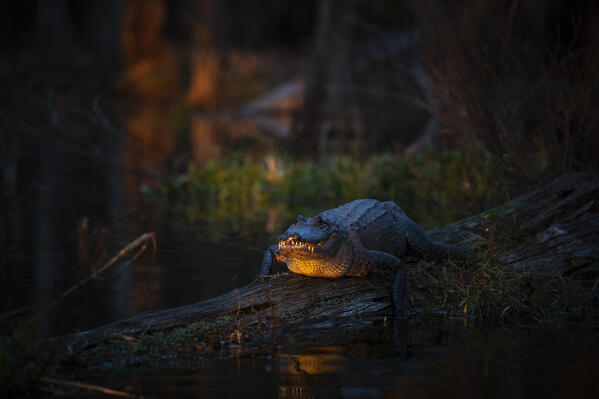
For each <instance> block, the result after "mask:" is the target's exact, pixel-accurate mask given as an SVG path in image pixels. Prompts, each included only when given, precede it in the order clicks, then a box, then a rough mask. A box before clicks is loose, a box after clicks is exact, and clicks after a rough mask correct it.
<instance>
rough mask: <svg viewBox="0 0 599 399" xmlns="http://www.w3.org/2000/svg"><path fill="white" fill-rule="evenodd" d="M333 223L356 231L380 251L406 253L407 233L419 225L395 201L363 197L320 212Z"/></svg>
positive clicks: (363, 242)
mask: <svg viewBox="0 0 599 399" xmlns="http://www.w3.org/2000/svg"><path fill="white" fill-rule="evenodd" d="M320 216H321V217H322V218H323V219H324V220H325V221H326V222H327V223H329V224H335V225H337V226H339V227H340V228H341V229H343V230H344V231H346V232H348V233H352V232H353V233H355V234H357V236H358V237H359V238H360V241H361V242H362V244H363V245H364V246H365V247H366V248H368V249H373V250H377V251H383V252H387V253H390V254H393V255H395V256H397V257H399V256H402V255H403V254H404V253H405V251H406V233H407V232H409V231H411V230H413V229H414V227H416V228H417V229H419V228H418V226H416V224H415V223H414V222H413V221H412V220H411V219H410V218H408V217H407V216H406V214H405V213H404V212H403V211H402V210H401V208H400V207H399V206H397V205H396V204H395V203H394V202H391V201H389V202H379V201H377V200H373V199H360V200H355V201H352V202H348V203H347V204H344V205H341V206H339V207H337V208H334V209H329V210H326V211H324V212H322V213H320Z"/></svg>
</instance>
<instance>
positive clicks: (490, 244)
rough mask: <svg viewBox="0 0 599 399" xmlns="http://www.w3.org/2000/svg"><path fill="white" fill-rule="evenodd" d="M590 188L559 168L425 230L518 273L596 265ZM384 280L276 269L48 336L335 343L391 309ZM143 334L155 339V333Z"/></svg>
mask: <svg viewBox="0 0 599 399" xmlns="http://www.w3.org/2000/svg"><path fill="white" fill-rule="evenodd" d="M598 191H599V181H598V180H590V179H587V178H586V177H585V176H584V175H582V174H567V175H564V176H562V177H560V178H558V179H556V180H554V181H552V182H551V183H549V184H548V185H546V186H544V187H542V188H540V189H537V190H535V191H532V192H530V193H528V194H525V195H522V196H520V197H518V198H516V199H514V200H513V201H511V202H508V203H506V204H504V205H502V206H499V207H497V208H495V209H491V210H489V211H486V212H484V213H482V214H480V215H476V216H472V217H469V218H467V219H464V220H461V221H458V222H455V223H453V224H450V225H447V226H445V227H440V228H436V229H434V230H431V231H429V232H428V235H429V236H430V237H431V238H433V239H434V240H439V241H444V242H450V243H453V244H457V245H461V246H464V247H476V246H482V247H483V248H488V249H491V250H494V251H495V253H496V255H497V256H498V259H499V260H501V261H503V262H506V263H508V264H511V265H513V266H514V267H515V268H517V269H521V270H523V271H533V272H539V273H543V274H550V275H571V274H574V273H577V274H583V275H584V274H585V273H596V271H597V270H598V265H599V263H598V259H599V246H598V245H597V243H598V242H599V206H598V204H597V201H596V199H597V193H598ZM408 267H410V263H409V262H408ZM256 270H257V269H256ZM389 280H390V279H389V278H385V276H379V277H372V278H350V277H348V278H339V279H325V278H312V277H305V276H300V275H295V274H292V273H285V274H281V275H277V276H274V277H271V278H267V279H266V280H265V281H263V282H256V283H253V284H250V285H248V286H246V287H243V288H240V289H238V290H235V291H232V292H229V293H227V294H224V295H222V296H220V297H217V298H214V299H210V300H207V301H203V302H200V303H197V304H193V305H188V306H182V307H179V308H175V309H168V310H160V311H151V312H146V313H142V314H139V315H137V316H134V317H132V318H129V319H127V320H123V321H119V322H116V323H113V324H110V325H108V326H105V327H100V328H96V329H93V330H89V331H84V332H81V333H77V334H73V335H70V336H67V337H61V338H55V339H54V340H53V342H54V343H55V344H58V345H60V346H62V347H63V348H66V346H64V345H68V348H69V349H71V350H73V349H77V350H83V351H82V352H79V353H80V354H82V353H86V352H85V351H86V350H88V352H91V351H89V349H90V348H94V347H95V348H96V349H95V351H96V352H97V350H98V349H97V348H98V346H101V345H104V344H106V343H108V344H111V343H115V342H117V341H119V340H121V341H122V339H124V338H122V337H125V338H127V339H129V340H131V339H132V338H131V337H132V336H135V335H139V334H141V335H140V336H144V335H145V336H146V337H150V336H152V335H154V336H155V337H157V336H159V335H160V336H162V337H165V336H167V335H168V334H169V332H170V336H171V337H172V336H174V335H177V334H178V335H185V334H187V333H192V335H193V337H194V340H195V341H194V342H200V341H201V342H208V341H209V342H215V341H216V342H217V346H218V345H219V344H218V343H219V342H220V345H222V344H223V342H225V341H226V343H227V344H231V343H233V344H235V345H234V347H236V348H243V350H245V351H252V350H264V349H263V348H264V347H265V345H266V346H268V345H269V344H271V343H272V344H273V345H277V344H278V343H280V342H285V343H290V342H296V343H298V342H301V343H302V344H317V343H328V342H335V343H343V342H348V341H349V340H352V339H356V337H362V338H363V337H367V336H372V335H373V334H374V335H379V334H381V331H384V330H385V329H383V328H380V327H381V325H383V324H386V321H387V320H390V317H391V316H392V309H391V304H390V295H389V294H390V292H389V287H390V281H389ZM408 284H409V283H408ZM409 289H410V288H409V286H408V290H409ZM186 331H187V333H185V332H186ZM184 333H185V334H184ZM215 337H216V338H215ZM139 339H140V340H141V338H139ZM156 339H157V338H156ZM149 342H150V344H151V345H157V341H149ZM160 342H162V341H160ZM168 342H171V344H170V345H175V346H176V345H179V344H180V343H177V342H176V341H168ZM136 348H137V346H136ZM260 348H262V349H260ZM111 356H114V353H113V354H112V355H111Z"/></svg>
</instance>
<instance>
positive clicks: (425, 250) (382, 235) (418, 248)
mask: <svg viewBox="0 0 599 399" xmlns="http://www.w3.org/2000/svg"><path fill="white" fill-rule="evenodd" d="M406 254H408V255H409V254H415V255H419V256H422V257H430V258H433V259H440V258H444V257H447V256H453V257H456V258H460V259H463V258H465V254H464V252H463V251H461V250H460V249H458V248H457V247H454V246H451V245H448V244H444V243H441V242H436V241H431V240H430V239H429V238H428V237H427V236H426V235H425V234H424V233H423V232H422V230H421V229H420V227H418V225H417V224H416V223H415V222H414V221H413V220H412V219H410V218H409V217H408V216H406V214H405V213H404V212H403V211H402V210H401V208H400V207H399V206H397V205H396V204H395V203H394V202H391V201H389V202H379V201H376V200H373V199H361V200H355V201H352V202H349V203H347V204H344V205H341V206H339V207H337V208H334V209H329V210H326V211H323V212H321V213H320V214H319V215H317V216H315V217H313V218H305V217H303V216H298V218H297V221H296V223H294V224H292V225H291V226H289V228H288V229H287V231H286V232H285V233H283V234H282V235H281V236H280V237H279V239H278V240H277V243H276V244H275V245H273V246H271V247H270V248H269V249H268V250H267V251H266V253H265V254H264V259H263V261H262V269H261V271H260V273H259V275H258V276H259V277H264V276H266V275H268V274H269V273H270V270H271V268H272V265H273V263H274V261H275V260H277V261H279V262H283V263H286V264H287V267H288V268H289V270H291V271H292V272H294V273H298V274H304V275H306V276H313V277H329V278H334V277H342V276H355V277H363V276H367V275H368V274H369V273H372V272H378V271H384V270H395V271H396V273H395V277H394V280H393V287H392V297H393V304H394V307H395V312H396V316H398V315H399V314H400V313H402V312H400V311H401V310H402V309H403V303H404V301H405V295H406V270H405V267H403V266H402V263H401V262H400V260H399V258H400V257H401V256H403V255H406Z"/></svg>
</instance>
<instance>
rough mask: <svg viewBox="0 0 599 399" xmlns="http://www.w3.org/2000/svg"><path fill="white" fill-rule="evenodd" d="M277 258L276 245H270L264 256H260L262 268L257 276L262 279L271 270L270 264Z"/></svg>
mask: <svg viewBox="0 0 599 399" xmlns="http://www.w3.org/2000/svg"><path fill="white" fill-rule="evenodd" d="M278 259H279V257H278V256H277V249H276V246H274V245H271V246H270V247H269V248H268V249H267V250H266V252H265V253H264V258H262V268H261V269H260V273H258V278H259V279H262V278H264V277H266V276H268V275H269V274H270V271H271V270H272V266H273V265H274V264H275V262H276V261H277V260H278Z"/></svg>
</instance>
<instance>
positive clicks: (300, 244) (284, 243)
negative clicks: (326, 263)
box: [277, 237, 315, 252]
mask: <svg viewBox="0 0 599 399" xmlns="http://www.w3.org/2000/svg"><path fill="white" fill-rule="evenodd" d="M277 246H278V249H279V251H280V250H282V249H288V248H294V249H305V250H307V251H310V252H314V249H315V245H313V244H311V243H309V242H307V241H305V240H303V239H301V238H299V237H289V238H286V239H284V240H280V241H279V242H278V244H277Z"/></svg>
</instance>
